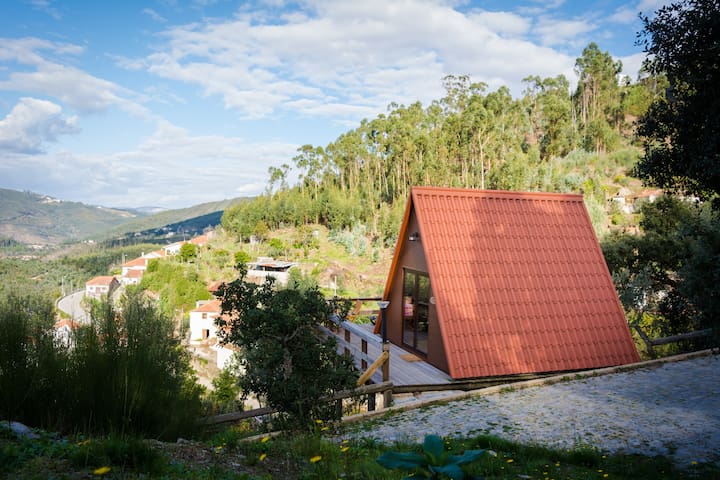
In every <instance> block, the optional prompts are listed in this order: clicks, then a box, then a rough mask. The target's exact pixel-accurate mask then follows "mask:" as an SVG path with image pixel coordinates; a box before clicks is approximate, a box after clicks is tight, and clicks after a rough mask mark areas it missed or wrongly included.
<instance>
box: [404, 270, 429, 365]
mask: <svg viewBox="0 0 720 480" xmlns="http://www.w3.org/2000/svg"><path fill="white" fill-rule="evenodd" d="M429 312H430V277H428V275H427V273H423V272H417V271H414V270H408V269H406V270H405V272H404V281H403V345H405V346H406V347H409V348H411V349H412V350H415V351H417V352H419V353H421V354H423V355H427V347H428V319H429Z"/></svg>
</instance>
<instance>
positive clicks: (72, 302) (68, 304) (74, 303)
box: [58, 290, 90, 325]
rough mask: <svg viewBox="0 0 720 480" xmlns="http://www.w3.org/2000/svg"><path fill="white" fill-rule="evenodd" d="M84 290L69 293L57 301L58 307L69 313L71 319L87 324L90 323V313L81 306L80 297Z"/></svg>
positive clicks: (82, 295)
mask: <svg viewBox="0 0 720 480" xmlns="http://www.w3.org/2000/svg"><path fill="white" fill-rule="evenodd" d="M84 296H85V291H84V290H80V291H79V292H75V293H71V294H70V295H68V296H66V297H63V298H61V299H60V300H59V301H58V309H60V310H62V311H63V312H65V313H67V314H68V315H70V317H71V318H72V320H73V321H75V322H78V323H81V324H84V325H87V324H89V323H90V315H89V314H88V313H87V312H86V311H85V309H84V308H83V307H82V304H81V302H82V299H83V297H84Z"/></svg>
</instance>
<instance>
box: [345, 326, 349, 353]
mask: <svg viewBox="0 0 720 480" xmlns="http://www.w3.org/2000/svg"><path fill="white" fill-rule="evenodd" d="M344 330H345V342H347V344H350V330H347V329H344ZM345 355H350V349H349V348H348V347H345Z"/></svg>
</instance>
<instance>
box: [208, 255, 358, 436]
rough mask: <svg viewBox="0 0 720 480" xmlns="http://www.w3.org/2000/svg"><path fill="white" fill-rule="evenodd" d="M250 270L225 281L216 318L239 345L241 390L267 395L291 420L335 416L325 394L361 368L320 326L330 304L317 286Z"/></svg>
mask: <svg viewBox="0 0 720 480" xmlns="http://www.w3.org/2000/svg"><path fill="white" fill-rule="evenodd" d="M246 273H247V270H245V269H244V268H243V269H241V272H240V278H239V279H238V280H235V281H234V282H232V283H229V284H225V285H223V287H221V291H220V294H221V297H222V309H223V313H224V316H223V317H221V318H219V319H218V320H217V323H218V326H219V327H220V328H219V331H220V335H221V337H222V340H223V341H225V342H229V343H232V344H234V345H237V346H238V347H240V352H241V353H240V367H241V373H240V377H239V384H240V387H241V389H242V391H243V392H244V393H245V394H247V393H249V392H252V393H254V394H255V395H257V396H258V397H260V398H262V399H264V400H265V401H267V403H268V404H269V406H271V407H273V408H275V409H276V410H278V411H280V412H282V416H283V419H284V420H287V421H289V422H290V425H291V426H307V425H311V424H312V422H313V420H314V419H330V418H334V416H335V408H334V405H330V406H328V405H325V404H323V403H321V401H320V400H321V398H322V397H324V396H327V395H330V394H332V393H334V392H337V391H340V390H344V389H348V388H351V387H353V386H354V384H355V380H356V378H357V373H356V372H355V370H354V367H353V364H352V360H351V359H350V358H347V357H344V356H340V355H338V353H337V350H336V342H335V339H334V338H326V337H323V336H322V335H321V334H320V333H319V332H318V330H317V325H318V324H319V323H322V322H325V321H327V320H328V317H329V315H330V313H331V310H332V309H331V307H330V306H329V305H328V304H327V302H326V301H325V298H324V297H323V296H322V294H321V293H320V291H319V290H318V289H317V288H316V287H311V288H307V289H305V290H301V289H299V288H287V289H284V290H279V289H276V288H275V284H274V279H273V278H270V277H268V278H267V279H266V281H265V283H264V284H262V285H256V284H253V283H249V282H246V281H245V279H244V278H245V274H246ZM224 318H231V319H232V320H231V321H226V320H224Z"/></svg>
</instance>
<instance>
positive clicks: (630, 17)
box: [608, 7, 638, 24]
mask: <svg viewBox="0 0 720 480" xmlns="http://www.w3.org/2000/svg"><path fill="white" fill-rule="evenodd" d="M637 19H638V11H637V10H635V9H633V8H629V7H620V8H618V9H617V10H615V13H613V14H612V15H610V17H609V18H608V20H610V21H611V22H615V23H621V24H630V23H633V22H634V21H635V20H637Z"/></svg>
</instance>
